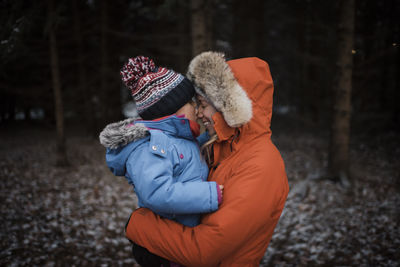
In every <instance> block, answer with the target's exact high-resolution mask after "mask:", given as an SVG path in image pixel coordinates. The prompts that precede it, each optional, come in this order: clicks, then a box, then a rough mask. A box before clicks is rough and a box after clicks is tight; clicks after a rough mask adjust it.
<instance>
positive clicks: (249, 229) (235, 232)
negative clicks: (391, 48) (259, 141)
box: [126, 149, 288, 266]
mask: <svg viewBox="0 0 400 267" xmlns="http://www.w3.org/2000/svg"><path fill="white" fill-rule="evenodd" d="M269 152H270V153H268V154H267V157H265V155H264V157H257V153H255V154H256V155H255V156H254V157H252V158H251V159H248V160H246V161H245V162H243V163H242V164H240V166H239V167H238V168H237V169H236V170H235V172H234V173H232V175H231V177H230V178H227V179H226V180H225V184H224V187H225V188H224V198H223V202H222V205H221V206H220V209H219V210H218V211H216V212H214V213H210V214H207V215H205V216H204V217H203V219H202V223H201V224H200V225H198V226H196V227H193V228H191V227H185V226H182V225H181V224H178V223H176V222H174V221H171V220H168V219H163V218H161V217H159V216H158V215H156V214H154V213H153V212H151V211H150V210H148V209H138V210H136V211H135V212H134V213H133V214H132V217H131V219H130V222H129V223H128V227H127V229H126V235H127V237H128V238H129V239H130V240H132V241H134V242H135V243H137V244H139V245H141V246H144V247H146V248H147V249H149V251H151V252H152V253H155V254H157V255H160V256H161V257H164V258H166V259H169V260H171V261H174V262H178V263H180V264H183V265H185V266H217V265H218V263H219V262H221V261H222V260H223V259H224V258H225V257H229V256H230V255H232V254H234V253H235V251H238V250H239V249H240V248H241V247H242V246H246V242H247V241H248V240H250V239H251V238H253V237H254V235H256V234H257V233H258V232H259V231H260V230H261V231H267V230H268V229H270V230H271V235H272V231H273V229H274V228H275V225H276V223H277V221H278V219H279V217H280V214H281V212H282V209H283V207H284V203H285V200H286V197H287V193H288V185H287V178H286V174H285V170H284V166H283V162H282V160H281V158H280V155H279V156H278V155H277V154H276V153H278V154H279V152H277V151H276V150H274V149H270V151H269ZM261 158H262V161H261V160H260V159H261ZM268 241H269V240H268Z"/></svg>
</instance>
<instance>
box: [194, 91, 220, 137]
mask: <svg viewBox="0 0 400 267" xmlns="http://www.w3.org/2000/svg"><path fill="white" fill-rule="evenodd" d="M196 99H197V102H198V112H197V118H198V119H199V120H201V121H202V122H203V124H204V126H205V127H206V128H207V130H208V132H209V134H214V133H215V130H214V121H213V119H212V116H213V115H214V114H215V112H217V110H216V109H215V108H214V107H213V105H211V104H210V103H208V102H207V100H206V99H205V98H204V97H202V96H201V95H197V96H196Z"/></svg>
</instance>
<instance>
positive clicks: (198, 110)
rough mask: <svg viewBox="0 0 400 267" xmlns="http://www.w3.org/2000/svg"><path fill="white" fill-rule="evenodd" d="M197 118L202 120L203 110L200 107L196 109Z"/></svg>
mask: <svg viewBox="0 0 400 267" xmlns="http://www.w3.org/2000/svg"><path fill="white" fill-rule="evenodd" d="M197 117H199V118H202V117H203V109H202V108H201V107H199V108H198V109H197Z"/></svg>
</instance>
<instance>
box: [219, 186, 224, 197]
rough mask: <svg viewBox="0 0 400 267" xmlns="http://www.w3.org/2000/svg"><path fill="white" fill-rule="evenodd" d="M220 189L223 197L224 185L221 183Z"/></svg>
mask: <svg viewBox="0 0 400 267" xmlns="http://www.w3.org/2000/svg"><path fill="white" fill-rule="evenodd" d="M219 190H220V191H221V199H222V198H223V196H224V186H223V185H219Z"/></svg>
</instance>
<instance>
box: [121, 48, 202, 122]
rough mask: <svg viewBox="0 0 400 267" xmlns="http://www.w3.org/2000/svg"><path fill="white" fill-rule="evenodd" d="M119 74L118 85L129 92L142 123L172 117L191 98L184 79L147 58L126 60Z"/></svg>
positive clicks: (189, 85)
mask: <svg viewBox="0 0 400 267" xmlns="http://www.w3.org/2000/svg"><path fill="white" fill-rule="evenodd" d="M120 73H121V77H122V81H123V82H124V84H125V85H126V86H127V87H128V89H130V90H131V94H132V97H133V99H134V101H135V103H136V109H137V111H138V113H139V115H140V117H142V119H145V120H153V119H156V118H160V117H164V116H167V115H171V114H174V113H175V112H176V111H178V109H180V108H181V107H182V106H184V105H185V104H186V103H188V102H189V101H190V100H191V99H192V97H193V96H194V94H195V89H194V87H193V85H192V83H191V82H190V81H189V80H188V79H187V78H186V77H184V76H183V75H182V74H179V73H176V72H174V71H173V70H170V69H167V68H164V67H158V66H156V65H155V64H154V62H153V60H152V59H149V58H148V57H144V56H137V57H135V58H130V59H129V60H128V62H127V63H125V64H124V66H123V67H122V69H121V71H120Z"/></svg>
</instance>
